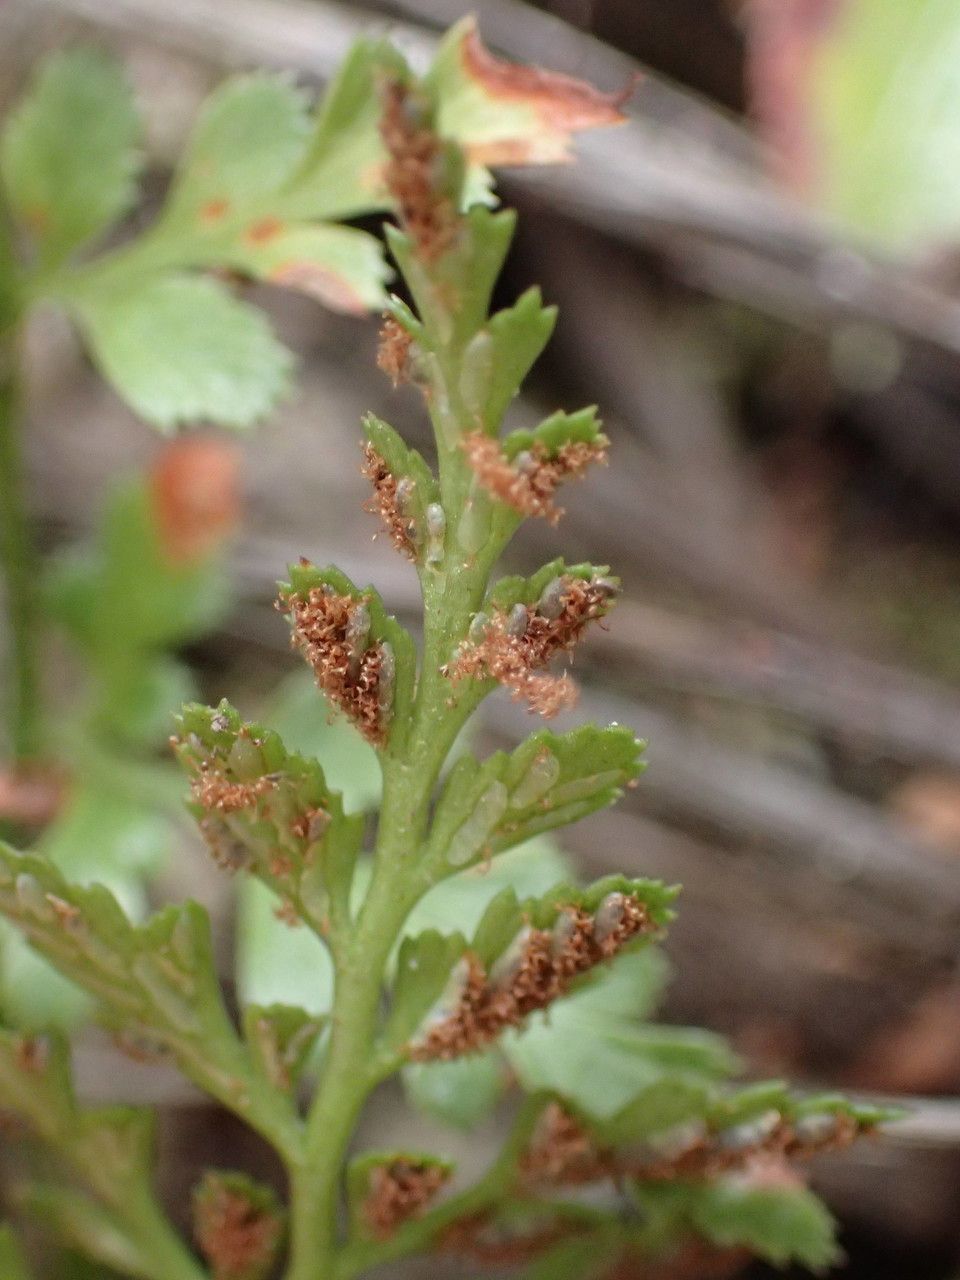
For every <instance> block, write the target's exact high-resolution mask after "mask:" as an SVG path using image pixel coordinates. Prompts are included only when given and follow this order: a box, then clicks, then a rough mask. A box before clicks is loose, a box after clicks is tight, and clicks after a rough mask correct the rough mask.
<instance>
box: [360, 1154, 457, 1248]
mask: <svg viewBox="0 0 960 1280" xmlns="http://www.w3.org/2000/svg"><path fill="white" fill-rule="evenodd" d="M449 1177H450V1171H449V1169H445V1168H444V1167H443V1166H442V1165H438V1164H432V1163H429V1162H427V1161H423V1160H407V1159H403V1158H400V1159H397V1160H391V1162H390V1163H389V1164H383V1165H377V1166H376V1167H375V1168H374V1169H373V1170H372V1171H371V1173H370V1187H369V1190H368V1192H367V1196H366V1199H365V1200H364V1202H363V1209H362V1212H363V1217H364V1221H365V1222H366V1224H367V1227H368V1228H369V1230H370V1232H371V1234H372V1235H373V1236H374V1237H375V1238H376V1239H378V1240H385V1239H387V1238H388V1237H389V1236H391V1235H393V1233H394V1231H396V1229H397V1227H399V1226H400V1225H401V1224H402V1223H404V1222H406V1221H407V1220H408V1219H409V1218H412V1217H415V1216H416V1214H418V1213H420V1211H421V1210H422V1209H424V1208H425V1207H426V1206H427V1205H428V1204H429V1203H430V1201H431V1200H433V1198H434V1197H435V1196H436V1195H437V1193H438V1192H439V1191H440V1188H441V1187H442V1186H443V1185H444V1183H445V1182H446V1181H447V1180H448V1179H449Z"/></svg>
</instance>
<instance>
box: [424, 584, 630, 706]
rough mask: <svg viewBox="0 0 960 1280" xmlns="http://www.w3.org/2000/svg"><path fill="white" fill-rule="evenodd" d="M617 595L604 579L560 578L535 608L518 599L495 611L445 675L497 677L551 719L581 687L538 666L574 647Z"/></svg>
mask: <svg viewBox="0 0 960 1280" xmlns="http://www.w3.org/2000/svg"><path fill="white" fill-rule="evenodd" d="M615 594H616V587H615V586H614V584H613V583H612V582H610V581H608V580H607V579H605V578H594V579H591V580H590V581H589V582H585V581H583V579H581V578H558V579H555V580H554V582H553V583H551V584H550V585H549V586H548V587H547V589H546V591H544V593H543V596H542V597H541V599H540V601H539V603H538V604H537V605H536V606H535V607H533V608H530V607H528V606H527V605H523V604H518V605H515V606H514V607H513V609H512V610H511V611H510V613H503V612H497V613H495V614H494V615H493V617H491V618H490V619H489V621H487V622H486V625H485V626H483V627H482V629H481V632H480V635H479V637H478V638H477V639H475V640H474V639H468V640H465V641H464V642H463V644H461V645H460V647H459V649H458V650H457V653H456V656H455V657H454V659H453V661H452V662H450V663H448V664H447V665H446V666H445V667H444V668H443V674H444V675H446V676H447V677H449V679H451V680H462V679H464V678H465V677H468V676H470V677H473V678H475V679H480V680H496V681H497V683H498V684H502V685H504V686H505V687H506V688H508V689H510V690H511V692H512V694H513V697H514V700H515V701H517V702H526V704H527V706H528V707H529V709H530V710H531V711H535V712H538V713H539V714H540V715H542V716H544V717H545V718H547V719H549V718H550V717H552V716H555V715H557V714H558V713H559V712H560V711H563V710H564V709H566V708H567V707H570V706H572V705H573V703H574V702H575V701H576V698H577V688H576V685H575V684H574V683H573V681H572V680H571V679H570V678H569V676H567V675H566V674H564V675H561V676H551V675H543V674H537V672H538V670H539V668H542V667H545V666H546V665H547V663H548V662H549V661H550V659H551V658H552V657H554V655H555V654H557V653H561V652H563V651H568V650H570V649H572V648H573V647H574V645H575V644H576V643H577V641H578V640H579V639H580V636H581V635H582V633H583V630H584V628H585V627H586V626H587V624H588V623H589V622H593V621H596V620H597V619H599V618H602V617H603V616H604V615H605V614H606V612H607V610H608V609H609V608H610V604H611V601H612V599H613V597H614V595H615Z"/></svg>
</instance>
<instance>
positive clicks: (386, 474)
mask: <svg viewBox="0 0 960 1280" xmlns="http://www.w3.org/2000/svg"><path fill="white" fill-rule="evenodd" d="M361 471H362V472H363V474H364V475H365V476H366V478H367V479H368V480H369V481H370V483H371V484H372V485H373V497H372V498H371V499H370V500H369V501H368V502H365V503H364V509H365V510H367V511H369V512H370V513H371V514H372V515H378V516H379V517H380V519H381V520H382V521H383V525H384V528H385V529H386V531H387V534H388V535H389V538H390V541H391V542H392V543H393V545H394V547H396V549H397V551H399V552H400V554H401V555H403V556H406V557H407V559H408V560H415V559H416V555H417V549H416V547H415V545H414V541H413V528H414V524H413V521H412V520H411V519H410V517H409V516H408V515H406V514H405V513H404V510H403V491H402V489H401V488H400V484H401V483H402V482H398V481H397V478H396V477H395V476H394V474H393V472H392V471H391V470H390V469H389V468H388V466H387V464H386V462H385V461H384V460H383V458H381V456H380V454H379V453H377V451H376V449H375V448H374V447H373V445H372V444H370V442H369V441H367V443H366V444H364V446H363V466H362V467H361ZM405 483H406V484H408V485H409V484H410V483H411V481H409V480H407V481H406V482H405Z"/></svg>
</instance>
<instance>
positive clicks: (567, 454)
mask: <svg viewBox="0 0 960 1280" xmlns="http://www.w3.org/2000/svg"><path fill="white" fill-rule="evenodd" d="M463 451H464V453H465V454H466V455H467V462H468V463H469V464H470V469H471V471H472V472H473V474H474V475H475V476H476V477H477V479H478V480H479V481H480V483H481V484H482V485H483V487H484V488H485V489H486V490H488V492H489V493H491V494H492V495H493V496H494V497H495V498H497V499H499V501H500V502H504V503H506V505H507V506H508V507H513V509H514V511H518V512H519V513H520V514H521V515H523V516H542V517H543V518H544V519H545V520H547V521H549V523H550V524H554V525H555V524H556V523H557V522H558V521H559V519H560V517H561V516H562V515H563V508H562V507H558V506H556V505H555V503H554V501H553V498H554V495H555V493H556V491H557V489H559V487H560V486H561V485H562V484H563V483H564V481H566V480H576V479H579V478H580V477H581V476H583V474H584V473H585V472H586V470H587V468H588V467H590V466H591V465H592V464H593V463H595V462H606V459H607V446H606V442H605V441H602V442H601V441H596V442H594V443H592V444H588V443H586V442H585V441H571V442H570V443H569V444H565V445H561V447H560V448H559V449H558V450H557V452H556V453H555V454H553V456H551V455H550V454H549V453H548V451H547V450H546V449H545V448H544V447H543V445H541V444H535V445H533V447H532V448H531V449H526V450H524V451H523V452H522V453H520V454H518V455H517V457H516V458H515V459H514V460H513V461H512V462H510V461H508V459H507V457H506V455H505V454H504V453H503V450H502V449H501V448H500V442H499V441H498V440H496V439H495V438H494V437H492V436H488V435H485V434H484V433H483V432H482V431H473V432H471V433H470V434H469V435H467V436H464V439H463Z"/></svg>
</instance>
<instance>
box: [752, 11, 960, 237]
mask: <svg viewBox="0 0 960 1280" xmlns="http://www.w3.org/2000/svg"><path fill="white" fill-rule="evenodd" d="M781 8H782V9H783V12H780V9H781ZM821 9H822V14H821V16H820V17H819V19H817V18H816V17H815V15H814V14H813V10H811V8H810V6H809V5H808V6H803V5H797V4H794V5H792V6H788V5H784V6H777V5H764V4H760V3H757V4H755V5H751V6H746V8H745V13H746V17H747V19H748V32H749V34H750V36H751V39H750V43H749V50H750V81H751V82H752V84H753V87H754V97H755V109H756V113H757V116H758V118H759V121H760V124H761V127H762V128H763V129H764V131H765V133H766V136H767V140H768V141H769V143H770V151H771V154H772V156H773V159H774V160H775V162H776V164H777V167H778V169H779V170H780V172H781V174H782V175H783V177H784V179H785V180H786V182H787V183H788V184H789V185H790V186H791V187H792V188H793V189H794V190H795V191H797V192H798V193H799V194H800V195H802V196H803V197H804V198H805V199H807V200H808V201H810V202H812V203H814V204H816V205H817V206H818V207H819V208H820V209H822V210H823V211H824V212H826V213H827V214H829V215H832V216H833V217H835V218H836V219H837V220H838V221H839V222H840V223H841V224H842V225H844V226H845V227H847V228H849V229H850V230H852V231H853V232H854V233H855V234H856V235H857V236H859V237H860V238H864V239H868V240H873V241H878V242H880V243H881V244H882V245H885V246H887V247H889V248H893V249H895V250H897V251H900V252H906V253H908V254H911V255H915V254H923V253H925V252H927V251H929V250H930V249H931V248H935V247H937V246H939V245H943V244H949V243H952V242H954V241H955V240H956V239H957V235H958V232H960V178H958V174H960V124H958V120H960V76H958V75H957V65H958V58H960V13H958V11H957V8H956V6H954V5H951V4H949V3H947V4H944V3H942V0H914V3H911V4H902V3H900V2H899V0H840V2H839V3H836V4H833V5H828V6H821Z"/></svg>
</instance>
